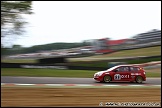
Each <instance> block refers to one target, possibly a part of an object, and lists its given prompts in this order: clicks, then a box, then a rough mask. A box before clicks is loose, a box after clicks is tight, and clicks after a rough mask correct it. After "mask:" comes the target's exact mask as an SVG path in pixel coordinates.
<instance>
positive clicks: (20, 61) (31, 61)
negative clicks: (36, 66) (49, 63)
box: [1, 59, 37, 63]
mask: <svg viewBox="0 0 162 108" xmlns="http://www.w3.org/2000/svg"><path fill="white" fill-rule="evenodd" d="M1 62H4V63H37V60H35V59H2V60H1Z"/></svg>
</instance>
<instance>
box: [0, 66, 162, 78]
mask: <svg viewBox="0 0 162 108" xmlns="http://www.w3.org/2000/svg"><path fill="white" fill-rule="evenodd" d="M95 72H97V71H87V70H56V69H22V68H1V76H30V77H77V78H93V75H94V73H95ZM146 76H147V77H161V68H158V69H156V70H154V69H149V71H148V70H146Z"/></svg>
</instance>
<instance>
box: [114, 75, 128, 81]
mask: <svg viewBox="0 0 162 108" xmlns="http://www.w3.org/2000/svg"><path fill="white" fill-rule="evenodd" d="M123 78H124V79H127V78H129V75H120V74H115V75H114V80H121V79H123Z"/></svg>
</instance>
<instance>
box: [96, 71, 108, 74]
mask: <svg viewBox="0 0 162 108" xmlns="http://www.w3.org/2000/svg"><path fill="white" fill-rule="evenodd" d="M105 72H108V71H99V72H97V74H103V73H105Z"/></svg>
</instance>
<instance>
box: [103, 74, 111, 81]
mask: <svg viewBox="0 0 162 108" xmlns="http://www.w3.org/2000/svg"><path fill="white" fill-rule="evenodd" d="M103 81H104V82H110V81H111V77H110V76H109V75H106V76H104V79H103Z"/></svg>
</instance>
